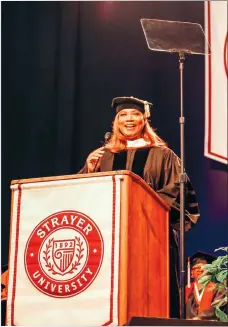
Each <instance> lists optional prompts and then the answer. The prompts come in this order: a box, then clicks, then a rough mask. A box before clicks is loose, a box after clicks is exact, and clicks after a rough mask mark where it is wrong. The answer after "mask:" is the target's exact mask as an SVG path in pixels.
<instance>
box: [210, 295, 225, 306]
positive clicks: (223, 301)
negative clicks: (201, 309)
mask: <svg viewBox="0 0 228 327" xmlns="http://www.w3.org/2000/svg"><path fill="white" fill-rule="evenodd" d="M226 303H227V296H225V297H224V298H222V299H217V300H215V301H214V302H213V303H212V305H213V306H215V307H216V308H219V307H221V306H223V305H224V304H226Z"/></svg>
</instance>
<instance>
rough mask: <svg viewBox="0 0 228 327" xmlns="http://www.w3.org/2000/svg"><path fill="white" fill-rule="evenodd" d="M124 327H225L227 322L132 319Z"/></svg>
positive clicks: (151, 318)
mask: <svg viewBox="0 0 228 327" xmlns="http://www.w3.org/2000/svg"><path fill="white" fill-rule="evenodd" d="M125 326H227V322H220V321H212V320H187V319H173V318H154V317H132V318H131V319H130V321H129V322H128V323H127V324H126V325H125Z"/></svg>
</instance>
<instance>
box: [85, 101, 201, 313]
mask: <svg viewBox="0 0 228 327" xmlns="http://www.w3.org/2000/svg"><path fill="white" fill-rule="evenodd" d="M151 105H152V104H151V103H149V102H147V101H143V100H140V99H137V98H134V97H117V98H114V99H113V100H112V105H111V106H112V108H113V109H114V110H115V111H116V116H115V119H114V121H113V130H112V134H111V135H110V139H109V140H107V142H106V144H105V145H104V146H103V147H101V148H98V149H96V150H95V151H93V152H92V153H90V154H89V156H88V158H87V160H86V164H85V166H84V167H83V168H82V169H81V171H80V172H79V173H82V174H84V173H93V172H97V171H101V172H106V171H112V170H129V171H132V172H133V173H135V174H137V175H139V176H140V177H141V178H143V179H144V181H145V182H146V183H148V184H149V185H150V186H151V187H152V189H153V190H154V191H156V192H157V193H158V194H159V195H160V197H161V198H162V199H163V200H164V201H165V202H166V203H167V204H168V205H169V206H170V207H171V212H170V281H171V282H170V296H171V297H170V303H171V308H170V316H171V317H177V318H178V317H179V290H178V277H177V276H178V275H179V274H178V258H179V255H178V229H179V216H180V213H179V208H180V204H179V192H180V187H179V186H180V185H179V176H180V159H179V158H178V156H177V155H176V154H175V153H174V152H173V151H172V150H171V149H169V148H168V146H167V145H166V143H165V142H164V141H163V140H162V139H161V138H160V137H159V136H158V135H157V134H156V132H155V131H154V129H153V128H152V127H151V126H150V124H149V121H148V119H149V117H150V107H151ZM185 196H186V201H185V202H186V203H185V230H186V231H187V230H189V229H190V228H191V226H192V225H194V224H196V222H197V220H198V218H199V207H198V203H197V201H196V196H195V192H194V190H193V187H192V184H191V182H190V180H189V178H188V177H187V181H186V192H185Z"/></svg>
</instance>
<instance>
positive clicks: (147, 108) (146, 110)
mask: <svg viewBox="0 0 228 327" xmlns="http://www.w3.org/2000/svg"><path fill="white" fill-rule="evenodd" d="M144 111H145V116H146V118H149V117H150V106H149V104H148V102H147V101H144Z"/></svg>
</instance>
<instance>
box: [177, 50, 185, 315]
mask: <svg viewBox="0 0 228 327" xmlns="http://www.w3.org/2000/svg"><path fill="white" fill-rule="evenodd" d="M184 59H185V57H184V53H182V52H180V53H179V70H180V118H179V124H180V159H181V172H180V318H181V319H184V318H185V255H184V252H185V244H184V233H185V228H184V227H185V223H184V221H185V183H186V174H185V168H184V165H185V160H184V124H185V118H184V105H183V103H184V101H183V100H184V99H183V73H184Z"/></svg>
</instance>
